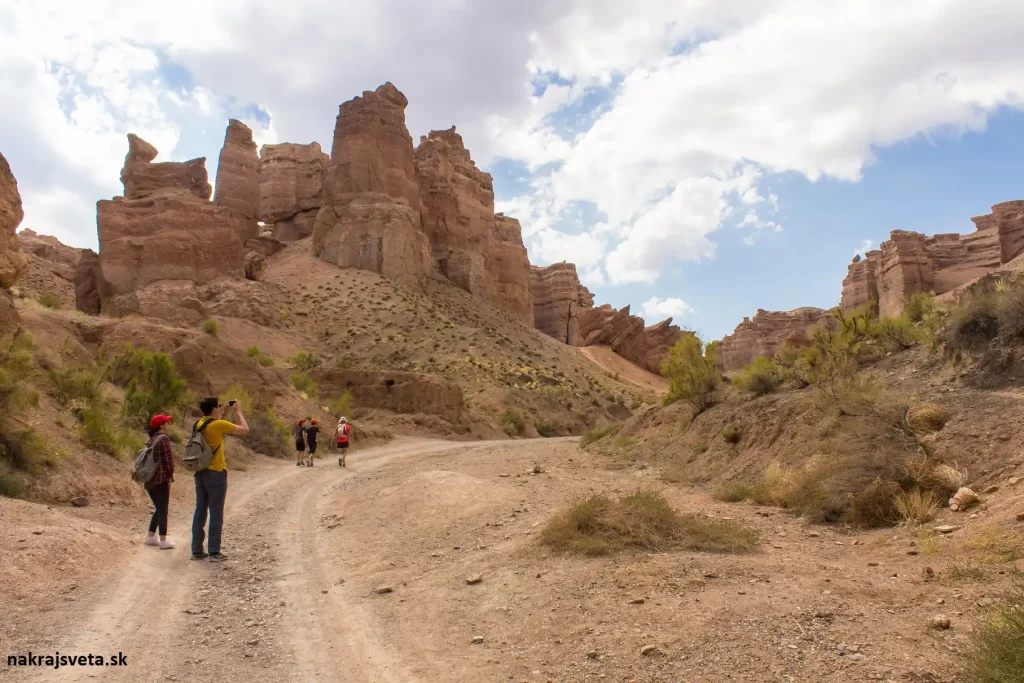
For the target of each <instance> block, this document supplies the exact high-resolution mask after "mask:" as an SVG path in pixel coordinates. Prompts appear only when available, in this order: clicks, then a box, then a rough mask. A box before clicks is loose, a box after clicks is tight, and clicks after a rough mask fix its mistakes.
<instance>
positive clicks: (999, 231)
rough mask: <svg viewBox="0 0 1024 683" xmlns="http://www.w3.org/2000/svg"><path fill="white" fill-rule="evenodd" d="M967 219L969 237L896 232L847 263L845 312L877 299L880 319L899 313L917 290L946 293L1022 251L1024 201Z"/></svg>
mask: <svg viewBox="0 0 1024 683" xmlns="http://www.w3.org/2000/svg"><path fill="white" fill-rule="evenodd" d="M971 220H972V221H973V222H974V224H975V226H976V228H977V229H976V230H975V232H973V233H971V234H969V235H959V234H956V233H945V234H939V235H934V236H932V237H925V236H924V235H922V234H920V233H916V232H908V231H905V230H894V231H893V232H892V233H891V234H890V236H889V239H888V240H886V241H885V242H882V244H881V245H879V248H878V249H877V250H876V251H870V252H868V253H867V254H866V256H865V258H864V259H862V260H855V261H854V262H853V263H851V264H850V265H849V267H848V269H847V276H846V279H845V280H843V293H842V303H841V305H842V307H843V309H844V310H852V309H855V308H858V307H860V306H863V305H864V304H866V303H868V302H869V301H871V300H875V301H877V305H878V313H879V314H880V315H883V316H893V315H899V314H900V313H902V312H903V309H904V308H905V306H906V303H907V302H908V301H909V300H910V297H911V296H912V295H913V294H915V293H917V292H933V293H935V294H944V293H946V292H949V291H952V290H953V289H956V288H957V287H960V286H961V285H963V284H965V283H967V282H970V281H972V280H975V279H977V278H979V277H981V276H982V275H984V274H986V273H988V272H991V271H993V270H995V269H996V268H999V267H1000V266H1002V265H1004V264H1006V263H1008V262H1009V261H1010V260H1012V259H1013V258H1015V257H1017V256H1019V255H1020V254H1021V253H1024V201H1012V202H1003V203H1001V204H996V205H995V206H993V207H992V213H991V214H988V215H985V216H978V217H975V218H972V219H971Z"/></svg>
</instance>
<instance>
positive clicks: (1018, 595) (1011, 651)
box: [964, 586, 1024, 683]
mask: <svg viewBox="0 0 1024 683" xmlns="http://www.w3.org/2000/svg"><path fill="white" fill-rule="evenodd" d="M1022 671H1024V587H1021V586H1018V587H1017V588H1016V589H1015V590H1014V591H1013V592H1012V593H1011V594H1010V595H1008V596H1007V597H1006V599H1005V601H1004V602H1003V603H1002V604H1000V605H999V606H997V607H996V608H995V609H994V610H992V611H991V612H990V613H989V615H988V617H987V619H986V620H985V621H984V622H983V624H982V626H981V628H979V629H977V630H976V631H975V632H974V634H973V635H972V637H971V645H970V649H969V650H968V651H967V655H966V666H965V667H964V675H965V681H966V682H967V683H1006V682H1008V681H1014V680H1019V679H1020V675H1021V672H1022Z"/></svg>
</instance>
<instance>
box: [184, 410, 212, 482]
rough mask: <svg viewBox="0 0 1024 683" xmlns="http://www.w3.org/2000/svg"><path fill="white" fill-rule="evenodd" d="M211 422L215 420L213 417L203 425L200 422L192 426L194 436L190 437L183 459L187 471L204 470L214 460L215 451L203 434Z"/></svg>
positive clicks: (193, 472)
mask: <svg viewBox="0 0 1024 683" xmlns="http://www.w3.org/2000/svg"><path fill="white" fill-rule="evenodd" d="M211 422H213V418H209V419H207V420H206V422H203V425H202V426H201V427H200V426H199V423H198V422H196V423H195V425H194V426H193V427H192V436H190V437H189V438H188V443H186V444H185V457H184V458H182V459H181V464H182V466H183V467H184V468H185V471H186V472H191V473H192V474H195V473H196V472H202V471H203V470H205V469H206V468H207V467H209V466H210V463H211V462H213V456H214V453H215V451H214V450H213V449H212V448H210V444H209V443H208V442H207V441H206V437H205V436H203V431H204V430H205V429H206V428H207V427H208V426H209V424H210V423H211Z"/></svg>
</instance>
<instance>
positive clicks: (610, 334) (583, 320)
mask: <svg viewBox="0 0 1024 683" xmlns="http://www.w3.org/2000/svg"><path fill="white" fill-rule="evenodd" d="M682 334H683V331H682V330H681V329H679V327H678V326H676V325H673V324H672V318H667V319H666V320H663V321H661V322H660V323H657V324H655V325H651V326H650V327H645V326H644V320H643V318H640V317H639V316H635V315H630V312H629V306H624V307H622V308H621V309H619V310H617V311H616V310H615V309H614V308H612V307H611V306H609V305H608V304H604V305H603V306H599V307H598V308H590V309H583V310H581V311H580V313H579V321H578V335H577V338H576V340H575V341H574V344H575V345H576V346H608V347H611V349H612V351H614V352H615V353H617V354H618V355H620V356H622V357H623V358H625V359H627V360H630V361H632V362H634V363H636V364H637V365H639V366H640V367H642V368H644V369H646V370H649V371H650V372H653V373H658V374H660V372H661V361H662V360H664V358H665V355H666V354H667V353H668V351H669V349H671V348H672V345H673V344H675V343H676V341H678V339H679V337H680V336H682Z"/></svg>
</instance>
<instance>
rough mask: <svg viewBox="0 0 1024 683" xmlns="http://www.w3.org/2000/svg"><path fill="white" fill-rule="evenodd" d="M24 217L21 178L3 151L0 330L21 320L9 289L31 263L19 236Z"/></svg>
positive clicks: (0, 176) (0, 175)
mask: <svg viewBox="0 0 1024 683" xmlns="http://www.w3.org/2000/svg"><path fill="white" fill-rule="evenodd" d="M24 217H25V212H24V211H23V210H22V208H21V194H20V193H19V192H18V181H17V180H15V179H14V174H13V173H11V167H10V166H9V165H8V164H7V159H5V158H4V155H3V154H0V330H9V329H11V328H12V327H13V326H14V323H15V322H16V321H17V320H18V314H17V312H16V311H15V310H14V305H13V304H12V303H11V295H10V293H9V292H8V291H7V290H8V289H10V288H11V287H12V286H13V285H14V283H15V282H16V281H17V279H18V276H20V275H21V273H22V271H23V270H25V267H26V266H27V265H28V258H27V257H26V256H25V255H24V254H23V253H21V247H19V245H18V240H17V237H16V236H15V233H16V232H17V230H18V226H19V225H20V224H21V219H22V218H24Z"/></svg>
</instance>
